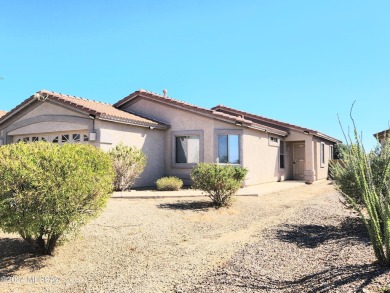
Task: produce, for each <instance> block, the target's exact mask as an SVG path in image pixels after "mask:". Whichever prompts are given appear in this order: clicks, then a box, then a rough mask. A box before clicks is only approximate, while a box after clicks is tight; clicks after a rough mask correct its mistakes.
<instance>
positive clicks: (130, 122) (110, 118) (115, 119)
mask: <svg viewBox="0 0 390 293" xmlns="http://www.w3.org/2000/svg"><path fill="white" fill-rule="evenodd" d="M96 119H99V120H102V121H109V122H116V123H121V124H127V125H133V126H138V127H145V128H150V129H162V130H166V129H168V128H170V125H167V124H158V123H156V124H155V123H145V122H138V121H134V120H131V119H124V118H119V117H113V116H109V115H104V114H101V115H99V116H97V117H96Z"/></svg>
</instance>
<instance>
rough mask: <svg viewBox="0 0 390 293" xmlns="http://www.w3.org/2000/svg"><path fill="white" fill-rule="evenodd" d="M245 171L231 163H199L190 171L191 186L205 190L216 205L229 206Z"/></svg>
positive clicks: (246, 171)
mask: <svg viewBox="0 0 390 293" xmlns="http://www.w3.org/2000/svg"><path fill="white" fill-rule="evenodd" d="M247 173H248V170H247V169H245V168H241V167H236V166H232V165H218V164H210V163H199V164H198V165H197V166H196V167H194V169H193V170H192V172H191V179H192V181H193V185H192V187H193V188H195V189H200V190H203V191H205V192H207V193H208V196H209V197H210V198H211V200H212V201H213V203H214V205H215V206H216V207H221V206H229V205H230V204H231V203H232V196H233V195H234V194H235V193H236V192H237V190H238V189H239V188H240V187H241V184H242V181H243V180H244V178H245V176H246V174H247Z"/></svg>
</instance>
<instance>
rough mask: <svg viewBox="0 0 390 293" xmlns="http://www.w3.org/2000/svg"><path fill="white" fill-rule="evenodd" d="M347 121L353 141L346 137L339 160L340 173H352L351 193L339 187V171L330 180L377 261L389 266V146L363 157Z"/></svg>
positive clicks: (360, 147)
mask: <svg viewBox="0 0 390 293" xmlns="http://www.w3.org/2000/svg"><path fill="white" fill-rule="evenodd" d="M351 111H352V110H351ZM351 119H352V121H353V124H354V138H353V139H352V138H351V137H349V138H348V139H347V138H346V139H347V140H349V142H350V148H349V149H347V150H344V153H343V158H344V160H347V163H346V168H344V171H345V172H352V174H353V176H352V178H351V179H350V180H352V181H353V184H354V185H353V188H352V189H354V190H353V191H351V190H349V189H346V188H345V185H344V184H342V180H343V179H342V177H340V174H341V175H343V173H342V172H341V173H339V174H337V173H335V177H334V180H335V183H336V185H337V187H338V188H339V190H340V192H341V194H342V195H343V196H344V198H345V199H346V200H347V202H348V203H349V204H350V205H351V206H353V207H354V209H355V210H356V211H357V212H358V213H359V215H360V217H361V218H362V220H363V222H364V223H365V225H366V227H367V230H368V233H369V235H370V239H371V242H372V246H373V249H374V253H375V256H376V258H377V260H378V262H379V263H380V264H381V265H384V266H390V196H389V176H390V144H389V143H388V142H387V143H384V144H383V145H378V146H377V148H376V150H374V151H373V152H371V153H370V154H367V153H366V152H365V150H364V147H363V145H362V143H361V140H360V138H359V136H358V132H357V130H356V126H355V122H354V120H353V118H352V116H351ZM349 177H351V175H350V174H348V178H349ZM340 178H341V179H340ZM344 179H345V178H344ZM349 186H351V185H349ZM357 195H358V196H359V197H360V198H357Z"/></svg>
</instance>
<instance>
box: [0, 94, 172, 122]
mask: <svg viewBox="0 0 390 293" xmlns="http://www.w3.org/2000/svg"><path fill="white" fill-rule="evenodd" d="M39 98H42V99H44V100H46V99H49V100H51V101H56V102H58V103H63V104H65V105H67V106H68V107H71V108H73V109H75V110H78V111H81V112H84V113H86V114H92V115H95V116H96V118H100V119H103V120H110V121H114V122H121V123H129V124H133V125H139V126H145V127H149V126H150V127H156V128H164V129H165V128H168V127H169V126H168V125H166V124H164V123H162V122H159V121H156V120H154V119H149V118H147V117H143V116H140V115H137V114H134V113H129V112H125V111H122V110H119V109H116V108H115V107H114V106H112V105H111V104H107V103H103V102H98V101H93V100H87V99H83V98H80V97H76V96H69V95H64V94H60V93H56V92H52V91H47V90H41V91H39V92H37V93H36V94H35V95H33V96H31V97H30V98H28V99H27V100H25V101H24V102H23V103H21V104H20V105H19V106H17V107H16V108H14V109H12V110H11V111H10V112H8V113H7V115H5V116H4V117H3V118H4V119H6V118H7V117H8V116H11V115H12V114H13V113H14V112H16V111H18V110H19V109H20V108H23V107H24V106H25V105H27V104H29V103H31V102H32V101H34V100H35V99H39ZM4 119H1V120H4ZM1 120H0V122H2V121H1Z"/></svg>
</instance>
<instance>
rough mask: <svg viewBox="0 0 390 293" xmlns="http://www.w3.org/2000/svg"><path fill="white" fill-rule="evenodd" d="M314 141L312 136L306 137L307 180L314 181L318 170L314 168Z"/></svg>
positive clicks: (308, 181) (307, 181)
mask: <svg viewBox="0 0 390 293" xmlns="http://www.w3.org/2000/svg"><path fill="white" fill-rule="evenodd" d="M314 162H315V157H314V141H313V138H312V137H308V138H306V139H305V181H306V183H313V182H314V181H315V180H316V171H315V168H314Z"/></svg>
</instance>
